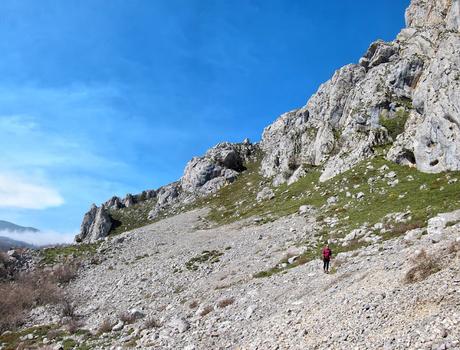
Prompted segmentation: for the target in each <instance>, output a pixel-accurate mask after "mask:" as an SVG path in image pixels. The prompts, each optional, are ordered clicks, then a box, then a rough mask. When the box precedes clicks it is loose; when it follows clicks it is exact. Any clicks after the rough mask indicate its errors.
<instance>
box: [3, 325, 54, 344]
mask: <svg viewBox="0 0 460 350" xmlns="http://www.w3.org/2000/svg"><path fill="white" fill-rule="evenodd" d="M56 327H57V326H56V325H54V324H51V325H46V326H38V327H31V328H27V329H24V330H22V331H19V332H11V333H9V334H5V335H1V336H0V344H2V343H3V346H4V347H3V350H15V349H17V348H18V347H19V344H21V343H22V344H23V345H24V347H23V348H27V349H30V348H32V347H33V346H34V345H36V344H37V343H41V342H42V340H43V338H45V337H46V336H47V334H48V332H49V331H50V330H52V329H56ZM28 334H32V335H33V336H34V337H36V338H34V339H31V340H20V338H21V337H23V336H25V335H28Z"/></svg>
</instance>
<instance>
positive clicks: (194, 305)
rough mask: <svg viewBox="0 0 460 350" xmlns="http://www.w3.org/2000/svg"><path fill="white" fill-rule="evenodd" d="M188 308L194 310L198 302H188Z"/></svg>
mask: <svg viewBox="0 0 460 350" xmlns="http://www.w3.org/2000/svg"><path fill="white" fill-rule="evenodd" d="M188 307H189V308H190V309H196V308H197V307H198V301H196V300H192V301H191V302H190V304H188Z"/></svg>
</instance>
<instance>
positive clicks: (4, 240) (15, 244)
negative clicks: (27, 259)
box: [0, 236, 35, 251]
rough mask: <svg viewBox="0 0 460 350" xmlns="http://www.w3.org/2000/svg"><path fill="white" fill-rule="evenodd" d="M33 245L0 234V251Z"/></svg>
mask: <svg viewBox="0 0 460 350" xmlns="http://www.w3.org/2000/svg"><path fill="white" fill-rule="evenodd" d="M34 247H35V246H34V245H32V244H29V243H26V242H22V241H16V240H14V239H11V238H8V237H3V236H0V251H6V250H8V249H11V248H34Z"/></svg>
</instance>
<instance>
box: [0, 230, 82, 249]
mask: <svg viewBox="0 0 460 350" xmlns="http://www.w3.org/2000/svg"><path fill="white" fill-rule="evenodd" d="M0 236H3V237H8V238H11V239H14V240H16V241H22V242H26V243H29V244H33V245H36V246H43V245H48V244H62V243H72V242H73V239H74V237H75V233H59V232H54V231H44V232H42V231H40V232H33V231H24V232H16V231H6V230H5V231H0Z"/></svg>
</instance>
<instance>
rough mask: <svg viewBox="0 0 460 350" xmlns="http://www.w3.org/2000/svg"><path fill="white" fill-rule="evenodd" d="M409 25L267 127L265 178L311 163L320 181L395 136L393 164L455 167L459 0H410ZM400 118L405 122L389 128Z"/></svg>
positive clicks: (278, 178) (459, 119) (277, 179)
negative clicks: (320, 169)
mask: <svg viewBox="0 0 460 350" xmlns="http://www.w3.org/2000/svg"><path fill="white" fill-rule="evenodd" d="M406 23H407V28H405V29H403V30H402V31H401V33H400V34H399V35H398V37H397V39H396V40H395V41H394V42H383V41H381V40H379V41H376V42H374V43H373V44H371V45H370V47H369V49H368V50H367V52H366V53H365V54H364V56H363V57H362V58H361V59H360V61H359V64H357V65H348V66H345V67H343V68H341V69H339V70H338V71H337V72H336V73H335V74H334V76H333V77H332V79H331V80H329V81H328V82H326V83H324V84H323V85H321V87H320V88H319V90H318V92H317V93H316V94H314V95H313V96H312V97H311V98H310V100H309V101H308V102H307V104H306V106H305V107H303V108H301V109H299V110H295V111H292V112H288V113H286V114H283V115H282V116H281V117H280V118H279V119H278V120H276V121H275V122H274V123H273V124H272V125H270V126H268V127H267V128H266V129H265V130H264V133H263V137H262V142H261V148H262V150H263V151H264V153H265V156H264V159H263V161H262V174H263V175H264V176H267V177H274V180H273V183H274V184H275V185H277V184H279V183H282V182H285V181H287V182H288V183H290V182H292V181H293V179H292V177H294V180H296V179H297V178H298V176H297V173H296V172H298V169H303V168H304V166H305V165H308V164H310V165H315V166H318V165H322V166H323V167H324V170H323V173H322V176H321V180H322V181H325V180H327V179H329V178H331V177H333V176H335V175H337V174H338V173H341V172H343V171H346V170H348V169H350V168H351V167H352V166H354V165H355V164H356V163H358V162H359V161H361V160H363V159H364V158H367V157H369V156H372V154H373V150H374V148H375V146H379V145H385V144H388V143H392V142H393V145H392V147H391V148H390V150H389V152H388V156H387V157H388V158H389V159H390V160H393V161H395V162H398V163H401V164H405V165H411V166H416V167H417V168H418V169H419V170H421V171H425V172H441V171H445V170H459V169H460V139H459V137H460V128H459V126H460V101H459V99H458V96H460V33H459V30H460V1H459V0H440V1H425V0H415V1H412V3H411V6H410V7H409V8H408V10H407V12H406ZM398 119H399V122H400V123H402V124H404V123H405V128H404V129H403V130H391V126H392V124H394V122H395V120H397V121H398ZM385 121H388V122H387V123H386V122H385Z"/></svg>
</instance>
